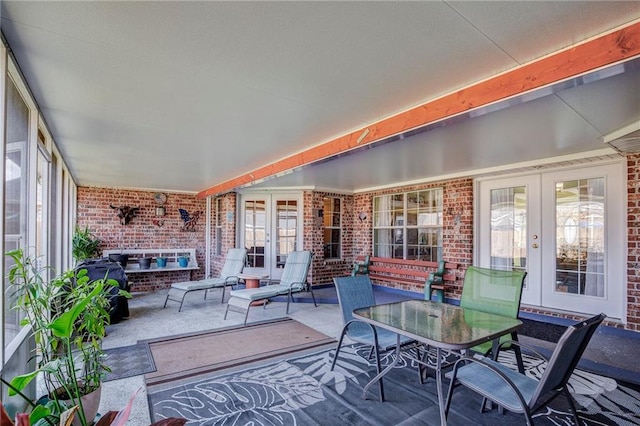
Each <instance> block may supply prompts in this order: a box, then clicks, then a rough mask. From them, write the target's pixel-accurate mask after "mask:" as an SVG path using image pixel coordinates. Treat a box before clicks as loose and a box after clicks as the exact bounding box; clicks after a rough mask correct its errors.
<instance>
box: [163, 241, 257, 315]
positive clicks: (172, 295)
mask: <svg viewBox="0 0 640 426" xmlns="http://www.w3.org/2000/svg"><path fill="white" fill-rule="evenodd" d="M246 257H247V250H246V249H243V248H233V249H230V250H229V251H228V252H227V257H226V259H225V261H224V266H223V267H222V271H220V276H219V277H218V278H208V279H204V280H199V281H183V282H179V283H173V284H171V288H170V289H169V293H168V294H167V298H166V299H165V300H164V306H163V308H166V307H167V302H168V301H169V300H173V301H174V302H180V307H179V308H178V312H180V311H181V310H182V304H183V303H184V298H185V296H186V295H187V293H190V292H192V291H198V290H204V291H205V292H204V298H205V299H206V298H207V292H208V291H209V290H211V289H213V288H220V287H222V300H221V302H222V303H224V293H225V289H226V288H227V286H234V285H237V284H238V280H239V278H238V275H239V274H240V273H241V272H242V268H244V265H245V263H246Z"/></svg>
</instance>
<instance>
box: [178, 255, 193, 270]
mask: <svg viewBox="0 0 640 426" xmlns="http://www.w3.org/2000/svg"><path fill="white" fill-rule="evenodd" d="M189 260H191V257H190V256H179V257H178V264H179V265H180V267H182V268H186V267H187V266H189Z"/></svg>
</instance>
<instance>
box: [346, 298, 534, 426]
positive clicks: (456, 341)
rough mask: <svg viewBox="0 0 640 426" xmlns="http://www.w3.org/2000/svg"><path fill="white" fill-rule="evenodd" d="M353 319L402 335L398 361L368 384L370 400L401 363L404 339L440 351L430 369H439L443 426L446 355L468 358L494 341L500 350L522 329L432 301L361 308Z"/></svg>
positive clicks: (504, 320)
mask: <svg viewBox="0 0 640 426" xmlns="http://www.w3.org/2000/svg"><path fill="white" fill-rule="evenodd" d="M353 317H354V319H358V320H361V321H364V322H366V323H369V324H372V325H374V326H376V327H380V328H384V329H387V330H390V331H393V332H395V333H398V344H397V345H396V353H395V357H394V361H393V362H392V363H391V364H390V365H388V366H387V367H386V368H385V369H384V370H383V371H382V372H380V374H378V375H377V376H375V377H374V378H373V379H371V381H369V383H367V385H366V386H365V387H364V391H363V398H366V394H367V391H368V389H369V387H371V385H373V384H374V383H376V382H377V381H378V380H382V378H383V377H384V376H385V375H386V374H387V373H388V372H389V371H391V370H392V369H393V368H394V366H395V365H396V364H397V363H398V361H399V360H400V350H401V346H400V335H403V336H408V337H410V338H412V339H414V340H416V341H417V342H420V343H424V344H426V345H428V346H429V347H432V348H435V349H436V364H435V365H431V364H428V363H427V364H426V365H427V366H428V367H430V368H433V369H435V376H436V388H437V391H438V404H439V409H440V423H441V424H442V425H446V424H447V420H446V418H445V415H444V409H445V401H444V393H443V389H442V386H443V384H442V368H443V362H442V359H443V351H460V352H459V353H460V355H461V356H468V352H469V351H467V349H470V348H472V347H474V346H476V345H478V344H480V343H484V342H487V341H493V342H494V346H497V343H498V338H499V337H500V336H502V335H504V334H507V333H511V332H512V331H515V330H517V329H518V328H519V327H521V326H522V322H521V321H520V320H518V319H514V318H508V317H504V316H501V315H495V314H489V313H486V312H481V311H476V310H473V309H469V308H461V307H460V306H455V305H450V304H448V303H438V302H432V301H429V300H404V301H401V302H394V303H386V304H382V305H375V306H370V307H367V308H359V309H356V310H354V311H353ZM494 353H495V351H494ZM445 367H446V365H445Z"/></svg>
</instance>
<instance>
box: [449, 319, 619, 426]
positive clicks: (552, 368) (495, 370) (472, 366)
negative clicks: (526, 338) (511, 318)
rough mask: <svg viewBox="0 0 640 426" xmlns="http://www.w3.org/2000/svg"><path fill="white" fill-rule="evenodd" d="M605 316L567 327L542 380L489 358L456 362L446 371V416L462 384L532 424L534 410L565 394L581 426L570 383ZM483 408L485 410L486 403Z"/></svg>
mask: <svg viewBox="0 0 640 426" xmlns="http://www.w3.org/2000/svg"><path fill="white" fill-rule="evenodd" d="M605 318H606V316H605V315H604V314H599V315H596V316H594V317H592V318H589V319H588V320H586V321H582V322H579V323H576V324H574V325H571V326H569V327H567V330H566V331H565V332H564V334H563V335H562V336H561V337H560V340H559V341H558V344H557V345H556V348H555V350H554V351H553V353H552V354H551V358H550V359H549V360H548V363H547V367H546V369H545V370H544V373H543V374H542V377H541V378H540V380H538V379H535V378H532V377H529V376H527V375H525V374H521V373H519V372H517V371H515V370H512V369H510V368H509V367H507V366H505V365H503V364H500V363H498V362H496V361H494V360H492V359H490V358H487V357H483V358H481V359H480V358H463V359H460V360H458V361H456V363H455V365H454V367H453V370H452V371H450V372H449V373H447V374H446V376H447V377H448V378H449V379H451V384H450V385H449V391H448V392H447V402H446V407H445V419H446V415H447V414H448V413H449V407H450V405H451V397H452V395H453V389H454V387H455V386H458V385H463V386H465V387H467V388H468V389H470V390H472V391H474V392H476V393H478V394H480V395H482V396H483V397H484V398H487V399H489V400H490V401H492V402H494V403H496V404H498V406H500V407H504V408H505V409H507V410H509V411H512V412H515V413H523V414H524V415H525V418H526V423H527V424H528V425H533V419H532V418H531V415H532V414H533V413H534V412H536V411H537V410H539V409H541V408H543V407H545V406H546V405H547V404H549V403H550V402H551V401H552V400H554V399H555V398H556V397H557V396H559V395H561V394H563V395H564V396H565V397H566V398H567V401H568V402H569V408H570V409H571V412H572V414H573V418H574V420H575V422H576V424H578V425H581V424H582V423H581V421H580V419H579V417H578V413H577V412H576V407H575V403H574V401H573V398H572V397H571V394H570V393H569V390H568V389H567V383H568V381H569V378H570V377H571V374H572V373H573V370H574V369H575V368H576V365H578V361H579V360H580V357H581V356H582V354H583V352H584V350H585V348H586V347H587V344H588V343H589V341H590V340H591V337H592V336H593V333H594V332H595V331H596V328H598V325H600V323H601V322H602V321H603V320H604V319H605ZM511 344H512V345H518V346H522V347H523V348H527V349H529V350H531V351H532V352H533V353H534V354H536V355H537V356H539V357H540V358H542V359H545V358H544V357H543V356H542V355H540V354H539V353H537V352H536V351H535V350H534V349H532V348H528V347H527V346H525V345H523V344H522V343H519V342H511ZM481 411H484V404H483V405H482V408H481Z"/></svg>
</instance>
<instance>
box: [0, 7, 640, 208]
mask: <svg viewBox="0 0 640 426" xmlns="http://www.w3.org/2000/svg"><path fill="white" fill-rule="evenodd" d="M1 7H2V10H1V18H2V20H1V27H2V31H3V34H4V36H5V38H6V40H7V42H8V43H9V45H10V48H11V52H12V54H13V55H14V56H15V58H16V59H17V62H18V64H19V66H20V69H21V72H22V73H23V75H24V76H25V79H26V80H27V82H28V84H29V86H30V89H31V91H32V93H33V96H34V97H35V99H36V101H37V103H38V104H39V107H40V110H41V111H42V114H43V118H44V120H45V121H46V122H47V125H48V127H49V129H50V131H51V133H52V136H53V138H54V139H55V141H56V143H57V145H58V146H59V148H60V150H61V151H62V154H63V156H64V157H65V160H66V162H67V164H68V166H69V168H70V170H71V172H72V174H73V175H74V177H75V179H76V181H77V183H78V184H79V185H97V186H109V187H127V188H140V189H153V190H167V191H187V192H199V193H200V194H201V195H215V194H217V193H220V192H226V191H229V190H234V189H238V188H245V187H255V188H283V187H315V188H321V189H325V190H336V191H344V192H353V191H364V190H367V189H372V188H376V187H381V186H385V185H391V184H398V183H400V182H412V181H420V180H427V179H434V178H437V177H442V176H453V175H462V174H465V173H477V172H478V171H487V170H492V169H494V168H500V167H502V166H504V165H508V164H522V165H526V164H534V163H536V162H539V161H541V160H542V159H546V158H551V157H557V156H566V158H581V157H588V156H593V155H598V156H599V155H609V154H611V155H614V154H615V153H616V151H614V150H613V149H611V148H610V147H609V145H606V144H604V143H603V141H602V137H603V136H605V135H607V134H610V133H611V132H614V131H616V130H618V129H620V128H623V127H624V126H628V125H630V124H633V123H636V122H638V121H640V66H638V61H637V56H638V54H637V53H633V52H637V49H638V46H639V45H640V36H639V33H640V32H639V31H638V30H637V27H638V22H640V21H639V20H640V2H564V1H557V2H535V1H532V2H526V1H525V2H482V1H480V2H436V1H433V2H57V1H50V2H29V1H2V3H1ZM624 28H627V29H628V28H631V29H633V31H628V32H627V33H625V34H631V35H628V37H627V39H624V40H619V43H618V44H619V45H622V46H624V49H626V51H627V52H632V53H627V56H625V57H624V58H623V59H622V60H620V61H617V62H614V63H607V64H606V66H604V63H603V66H601V67H596V68H595V69H591V70H589V71H588V72H586V73H582V74H580V75H577V76H573V75H570V74H562V75H563V76H562V75H561V76H560V77H558V80H557V81H554V82H553V83H554V84H551V85H544V86H543V87H538V88H536V90H535V91H529V90H527V89H526V88H525V87H523V88H522V92H521V93H518V94H517V95H515V96H510V97H508V98H507V99H506V100H502V101H499V102H489V103H487V104H486V105H482V106H481V107H480V108H473V106H472V107H471V108H468V109H467V110H466V111H465V112H464V113H462V114H448V115H447V114H445V115H444V116H443V117H444V118H443V119H442V120H438V121H437V122H433V123H428V122H425V123H421V125H420V126H418V127H411V126H405V127H404V128H405V129H406V130H403V131H402V132H400V133H395V134H393V135H388V136H385V137H383V138H376V137H375V135H374V133H375V132H369V133H367V132H366V129H370V128H374V127H375V126H376V124H379V123H384V122H385V120H388V119H389V118H390V117H393V116H396V115H398V114H400V115H402V114H404V113H406V112H407V111H411V110H412V109H414V108H416V107H417V106H420V105H434V102H436V101H437V100H438V99H441V98H443V97H446V95H450V94H456V93H464V90H462V89H465V88H469V87H481V85H482V82H483V81H487V80H488V79H491V78H495V77H497V76H500V75H504V74H505V73H509V72H511V71H513V70H517V69H519V68H522V67H526V66H527V65H528V64H531V63H534V62H536V61H542V60H544V58H545V57H548V56H553V55H556V54H558V52H560V51H562V50H563V49H567V48H569V47H573V46H577V45H580V44H583V43H585V42H588V41H589V40H591V39H596V38H602V37H606V34H607V33H610V32H612V31H621V29H624ZM616 34H622V33H616ZM634 49H635V50H634ZM570 60H571V59H570V57H569V60H568V61H569V62H570ZM569 62H567V63H569ZM549 71H550V72H553V71H554V70H549ZM365 133H366V134H365ZM351 134H354V135H360V136H359V137H358V136H356V137H357V139H360V137H362V140H360V141H359V142H358V144H360V142H362V143H363V144H362V145H361V146H358V147H357V149H354V148H350V149H348V150H345V149H342V150H338V151H335V152H331V153H330V155H328V156H326V157H324V158H321V159H317V160H314V161H305V160H304V159H303V160H301V161H298V162H295V163H292V164H294V167H290V168H287V167H284V168H279V169H278V168H273V167H270V166H269V165H270V164H274V163H275V164H277V163H278V162H279V161H282V160H283V159H287V158H291V157H292V156H295V155H296V154H299V156H300V157H301V158H303V157H305V155H306V153H309V152H310V151H309V150H310V149H312V148H314V147H321V146H323V145H324V144H327V143H331V142H332V141H335V140H338V139H340V138H341V137H344V136H345V135H351ZM362 135H364V136H362ZM307 156H308V154H307ZM260 169H267V170H270V172H268V173H266V174H265V175H264V176H261V177H259V176H256V175H254V174H253V173H254V172H255V171H257V170H260ZM252 176H254V178H252Z"/></svg>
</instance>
